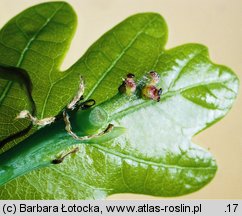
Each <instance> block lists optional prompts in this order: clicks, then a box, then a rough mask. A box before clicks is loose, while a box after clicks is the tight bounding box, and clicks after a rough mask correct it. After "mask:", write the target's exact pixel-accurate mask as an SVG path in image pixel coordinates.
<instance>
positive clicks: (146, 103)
mask: <svg viewBox="0 0 242 216" xmlns="http://www.w3.org/2000/svg"><path fill="white" fill-rule="evenodd" d="M229 81H230V79H229V80H226V81H225V80H222V81H220V82H219V81H217V82H214V81H212V82H204V83H197V84H194V85H190V86H187V87H185V88H182V89H178V90H175V91H170V92H166V93H164V94H163V95H162V96H161V99H160V102H159V103H162V102H164V101H165V100H166V99H167V98H169V97H172V96H175V95H176V94H181V93H182V92H183V91H186V90H188V89H191V88H194V87H198V86H201V85H209V84H224V83H225V82H229ZM230 90H231V89H230ZM231 91H232V90H231ZM232 92H233V91H232ZM189 101H190V100H189ZM153 103H154V101H152V100H148V101H147V100H142V101H141V102H140V103H139V104H135V105H134V106H130V107H128V108H127V109H124V110H122V111H119V112H118V113H114V114H113V115H111V116H110V121H111V120H118V119H120V118H122V117H123V116H124V115H128V114H130V113H132V112H134V111H135V110H139V109H141V108H145V107H148V106H151V105H152V104H153ZM191 103H194V102H193V101H191ZM222 110H225V109H222Z"/></svg>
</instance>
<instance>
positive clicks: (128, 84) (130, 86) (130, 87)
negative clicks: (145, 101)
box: [118, 73, 136, 96]
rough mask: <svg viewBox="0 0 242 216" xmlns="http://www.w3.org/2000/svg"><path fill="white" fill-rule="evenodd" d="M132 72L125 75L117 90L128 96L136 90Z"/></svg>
mask: <svg viewBox="0 0 242 216" xmlns="http://www.w3.org/2000/svg"><path fill="white" fill-rule="evenodd" d="M134 77H135V76H134V74H132V73H129V74H127V77H126V78H125V79H124V80H123V83H122V85H121V86H119V88H118V91H119V92H120V93H122V94H123V93H124V94H126V95H128V96H131V95H132V94H133V93H134V92H135V91H136V83H135V81H134Z"/></svg>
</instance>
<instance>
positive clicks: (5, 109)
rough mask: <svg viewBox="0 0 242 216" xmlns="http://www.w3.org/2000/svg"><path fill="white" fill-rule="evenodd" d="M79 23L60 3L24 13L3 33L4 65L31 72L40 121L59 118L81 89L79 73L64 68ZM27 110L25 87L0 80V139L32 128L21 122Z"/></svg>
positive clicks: (0, 36) (0, 42)
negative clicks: (57, 116) (61, 69)
mask: <svg viewBox="0 0 242 216" xmlns="http://www.w3.org/2000/svg"><path fill="white" fill-rule="evenodd" d="M76 23H77V18H76V14H75V13H74V11H73V9H72V8H71V7H70V6H69V5H68V4H67V3H63V2H55V3H49V4H48V3H47V4H41V5H38V6H34V7H32V8H29V9H27V10H25V11H23V12H22V13H20V14H19V15H17V16H16V17H14V18H13V19H11V20H10V21H9V22H8V23H7V24H6V25H5V26H4V27H3V28H2V29H1V32H0V64H4V65H10V66H15V67H20V68H23V69H25V70H26V71H28V74H29V76H30V78H31V80H32V83H33V86H34V87H33V91H32V95H33V98H34V101H35V103H36V107H37V117H39V118H44V117H47V116H54V115H56V114H58V113H59V112H60V110H61V109H62V108H63V107H65V106H66V104H67V103H68V102H69V101H70V100H71V99H72V98H73V96H74V95H75V94H76V91H77V89H78V85H79V76H80V74H79V72H78V71H72V72H61V71H60V70H59V67H60V64H61V62H62V60H63V58H64V56H65V54H66V51H67V49H68V47H69V44H70V41H71V39H72V36H73V34H74V32H75V28H76ZM66 86H68V88H66ZM24 109H29V110H30V109H31V108H30V104H29V100H28V97H27V96H26V94H24V92H23V90H22V89H21V87H20V85H19V84H18V83H16V82H12V81H8V80H2V79H0V131H1V132H0V141H1V140H3V139H4V138H6V137H8V136H9V135H10V134H14V133H16V132H19V131H21V130H23V129H24V128H26V127H27V126H28V125H29V122H27V121H26V120H16V119H15V117H16V116H17V114H18V113H19V112H20V111H22V110H24Z"/></svg>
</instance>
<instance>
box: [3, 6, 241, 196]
mask: <svg viewBox="0 0 242 216" xmlns="http://www.w3.org/2000/svg"><path fill="white" fill-rule="evenodd" d="M60 4H61V3H49V4H44V5H42V6H41V5H40V6H36V8H39V7H40V8H41V7H46V6H47V5H48V8H56V7H55V6H56V5H59V6H60ZM35 10H36V9H35ZM59 10H60V9H59ZM61 10H63V11H65V12H66V13H70V14H73V12H72V11H71V10H70V8H69V6H68V5H67V4H63V5H62V6H61ZM67 10H69V12H67ZM30 11H31V9H30ZM37 11H39V9H38V10H37ZM43 11H44V12H45V11H49V9H48V10H47V9H45V10H43ZM25 13H26V12H25ZM25 13H23V15H24V14H25ZM46 13H47V12H46ZM49 13H50V12H49ZM27 14H28V13H27ZM19 16H22V14H21V15H19ZM32 16H33V14H32ZM26 17H28V16H27V15H26V14H25V18H26ZM61 17H62V18H61ZM68 17H69V18H70V17H71V16H70V15H69V16H68ZM15 19H16V18H14V19H13V20H15ZM59 19H60V20H62V19H64V18H63V16H58V19H57V18H56V20H55V23H59V22H60V20H59ZM64 20H65V19H64ZM11 22H12V23H15V21H10V24H11ZM28 23H31V21H29V19H28V18H26V19H25V25H26V26H28ZM10 24H9V23H8V25H10ZM29 26H31V25H30V24H29ZM34 26H35V25H34ZM5 28H6V27H5ZM31 28H33V27H31ZM2 32H4V31H3V30H2ZM31 32H32V34H33V35H35V34H36V30H35V31H34V30H33V31H31ZM54 32H55V31H54ZM2 34H3V33H2ZM18 34H19V33H16V37H17V35H18ZM45 34H47V35H48V37H52V38H53V40H54V39H56V38H59V37H60V36H61V35H62V34H60V35H59V32H58V31H57V32H55V33H53V31H51V30H48V31H47V30H46V32H45ZM69 34H71V33H70V32H69V33H68V34H67V35H66V36H65V37H68V35H69ZM14 35H15V34H14ZM50 35H51V36H50ZM48 37H47V36H46V38H45V40H49V38H48ZM47 38H48V39H47ZM166 39H167V27H166V23H165V21H164V20H163V18H162V17H161V16H160V15H158V14H155V13H144V14H137V15H134V16H131V17H129V18H128V19H126V20H124V21H123V22H121V23H120V24H119V25H117V26H116V27H114V28H113V29H111V30H110V31H108V32H107V33H106V34H104V35H103V36H102V37H101V38H100V39H99V40H98V41H97V42H96V43H94V44H93V45H92V46H91V47H90V48H89V49H88V51H87V52H86V53H85V54H84V56H83V57H82V58H81V59H80V60H79V61H78V62H77V63H76V64H74V65H73V66H72V67H71V68H70V69H69V70H67V71H66V72H65V74H70V75H71V74H78V72H80V73H81V75H82V76H83V77H84V79H85V83H86V90H85V94H84V96H85V98H86V99H88V98H93V99H95V100H96V101H97V103H98V104H100V106H101V103H102V102H104V103H106V104H109V103H110V104H109V107H110V108H108V109H107V110H108V111H109V114H110V119H111V120H112V123H113V124H114V125H115V126H122V127H125V128H126V133H125V134H123V135H121V136H119V137H118V138H116V139H114V140H112V141H108V142H105V143H96V144H89V145H79V147H80V152H79V153H78V155H77V156H76V157H75V158H67V159H66V160H65V161H64V163H62V164H60V165H55V166H50V167H48V168H44V169H40V170H36V171H33V172H31V173H29V174H27V175H24V176H22V177H19V178H17V179H14V180H12V181H11V182H9V183H7V184H6V185H4V186H3V187H2V188H1V191H0V197H1V198H2V199H100V198H105V197H106V196H108V195H111V194H115V193H140V194H149V195H154V196H179V195H183V194H187V193H191V192H193V191H196V190H198V189H200V188H202V187H203V186H204V185H206V184H207V183H208V182H209V181H211V179H212V178H213V177H214V175H215V173H216V169H217V165H216V162H215V160H214V158H213V157H212V155H211V154H210V153H209V152H208V151H207V150H205V149H203V148H201V147H199V146H197V145H195V144H193V143H192V142H191V138H192V136H193V135H194V134H196V133H198V132H200V131H202V130H204V129H205V128H207V127H208V126H210V125H212V124H213V123H215V122H216V121H218V120H219V119H221V118H222V117H223V116H224V115H225V114H226V113H227V112H228V110H229V109H230V108H231V106H232V103H233V101H234V99H235V97H236V95H237V92H238V85H239V84H238V79H237V77H236V76H235V75H234V73H233V72H232V71H231V70H230V69H229V68H226V67H224V66H220V65H216V64H214V63H212V62H211V61H210V60H209V57H208V51H207V48H206V47H204V46H202V45H199V44H187V45H183V46H179V47H176V48H174V49H171V50H164V45H165V42H166ZM14 40H17V39H14ZM65 46H66V44H64V45H63V44H60V49H61V47H62V49H63V47H65ZM39 48H41V49H42V48H43V50H46V49H47V48H46V47H43V46H41V47H39ZM63 50H64V49H63ZM0 51H1V50H0ZM51 51H52V49H51ZM1 52H2V51H1ZM1 52H0V56H2V55H3V54H1ZM43 52H44V51H43ZM44 53H48V52H47V51H45V52H44ZM63 53H64V51H63ZM11 56H12V55H11ZM33 56H34V53H33ZM33 56H32V53H31V54H29V56H28V57H27V56H26V58H25V59H26V61H27V60H28V59H30V60H29V64H28V67H27V65H26V67H24V68H25V69H26V70H27V71H30V72H31V71H32V70H38V69H39V64H38V63H39V60H34V57H33ZM36 58H37V57H36ZM31 59H32V61H31ZM1 61H2V57H1ZM4 61H5V60H4ZM43 61H44V60H43ZM30 62H32V63H30ZM5 63H6V62H5ZM8 64H10V63H8ZM26 64H27V63H26ZM44 65H45V64H44ZM47 65H48V64H47ZM150 70H155V71H157V72H158V73H159V74H160V76H161V80H160V83H159V86H160V87H162V88H163V95H162V97H161V100H160V102H159V103H158V102H156V101H151V100H143V99H137V100H127V103H125V104H122V103H120V104H115V106H114V104H113V100H112V99H110V98H111V97H112V96H114V95H116V93H117V89H118V86H119V85H120V84H121V82H122V78H123V77H125V76H126V74H127V73H129V72H132V73H133V74H135V75H136V79H137V80H140V79H141V78H142V76H143V75H144V74H145V73H147V72H148V71H150ZM56 73H57V71H55V72H53V73H51V76H52V74H55V75H53V76H54V77H55V76H57V75H56ZM30 76H31V78H32V80H33V83H34V87H35V85H38V86H41V85H45V84H44V83H45V81H46V76H43V77H42V82H41V83H39V82H40V80H39V79H37V77H36V76H34V73H33V75H31V74H30ZM39 76H42V72H41V74H39ZM73 76H74V75H73ZM67 77H68V76H67ZM38 80H39V81H38ZM63 80H65V79H63ZM72 80H75V82H76V83H77V82H78V81H79V78H78V77H77V76H76V78H72ZM37 81H38V82H37ZM73 82H74V81H73ZM62 85H64V84H63V83H62V84H61V85H60V86H59V85H58V86H59V88H61V86H62ZM65 85H68V86H69V85H70V82H67V81H66V83H65ZM46 86H47V84H46ZM53 88H54V87H53ZM42 89H43V88H42ZM51 89H52V88H51ZM56 89H57V87H56ZM73 89H74V88H73ZM33 91H34V90H33ZM63 92H65V91H64V90H63ZM73 92H74V91H72V94H74V93H73ZM69 93H70V92H69ZM39 94H40V93H39V92H38V91H37V90H36V92H35V95H34V99H36V104H37V109H38V110H39V112H38V113H39V116H40V117H43V116H45V115H47V114H48V115H53V114H54V113H55V112H54V111H53V109H52V108H51V109H50V107H49V106H50V105H51V104H52V103H53V101H55V104H56V110H55V111H56V112H58V111H60V109H61V108H62V107H63V104H64V102H65V103H67V102H68V100H69V99H70V97H68V96H66V95H65V97H62V100H61V102H63V104H62V105H60V104H61V103H59V102H60V101H59V102H58V103H57V102H56V99H55V97H57V96H59V92H57V93H56V92H55V91H51V94H50V95H52V96H53V97H49V98H48V99H47V102H48V103H49V106H48V105H45V108H44V109H43V107H44V105H43V100H44V101H46V95H43V94H41V95H39ZM68 95H69V96H70V95H71V94H68ZM7 98H8V97H7ZM67 98H68V100H67ZM48 103H47V104H48ZM21 107H22V106H21ZM114 108H115V109H114ZM5 110H6V108H5ZM43 110H44V111H43ZM5 112H6V111H5ZM42 112H43V113H44V115H42V114H41V113H42ZM55 142H56V141H55Z"/></svg>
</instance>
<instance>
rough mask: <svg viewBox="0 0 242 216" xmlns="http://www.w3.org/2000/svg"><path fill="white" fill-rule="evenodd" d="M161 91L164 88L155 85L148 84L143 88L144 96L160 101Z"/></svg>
mask: <svg viewBox="0 0 242 216" xmlns="http://www.w3.org/2000/svg"><path fill="white" fill-rule="evenodd" d="M161 93H162V89H161V88H159V89H158V88H156V87H155V86H154V85H146V86H144V87H143V88H142V97H143V98H145V99H152V100H156V101H157V102H159V101H160V95H161Z"/></svg>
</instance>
